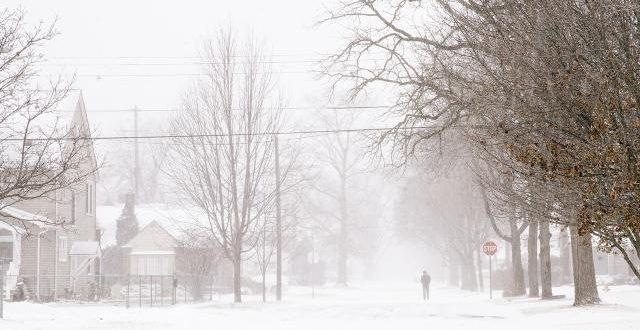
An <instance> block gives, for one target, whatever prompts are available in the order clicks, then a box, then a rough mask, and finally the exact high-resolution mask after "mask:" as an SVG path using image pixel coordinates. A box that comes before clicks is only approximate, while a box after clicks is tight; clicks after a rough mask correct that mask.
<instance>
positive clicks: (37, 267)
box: [36, 228, 50, 302]
mask: <svg viewBox="0 0 640 330" xmlns="http://www.w3.org/2000/svg"><path fill="white" fill-rule="evenodd" d="M49 229H50V228H46V229H44V230H42V231H41V232H39V233H38V253H37V254H36V256H37V259H36V298H38V302H40V240H41V239H42V235H43V234H46V233H47V232H48V231H49Z"/></svg>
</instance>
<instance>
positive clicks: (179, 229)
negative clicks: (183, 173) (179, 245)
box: [96, 204, 203, 247]
mask: <svg viewBox="0 0 640 330" xmlns="http://www.w3.org/2000/svg"><path fill="white" fill-rule="evenodd" d="M122 208H123V204H116V205H109V206H106V205H99V206H98V207H96V218H97V222H98V226H99V227H100V229H102V237H101V244H102V247H107V246H112V245H115V244H116V228H117V220H118V218H120V215H121V214H122ZM135 213H136V219H137V220H138V226H139V228H141V229H140V231H142V229H143V228H145V227H146V226H147V225H149V224H150V223H151V222H153V221H155V222H157V223H158V224H159V225H160V226H161V227H162V228H163V229H164V230H166V231H167V232H168V233H169V234H170V235H171V236H173V237H174V238H176V239H180V238H182V236H183V232H184V229H186V228H189V227H190V226H193V225H194V223H195V222H197V221H201V220H200V219H203V215H202V214H201V213H200V212H198V210H195V209H187V208H183V207H174V206H167V205H165V204H140V205H136V207H135Z"/></svg>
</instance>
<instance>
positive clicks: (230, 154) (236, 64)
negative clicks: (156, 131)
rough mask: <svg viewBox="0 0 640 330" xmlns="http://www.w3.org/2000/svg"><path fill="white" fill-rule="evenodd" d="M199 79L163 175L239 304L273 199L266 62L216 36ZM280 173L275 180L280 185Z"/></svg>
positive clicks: (225, 35) (272, 108) (249, 47)
mask: <svg viewBox="0 0 640 330" xmlns="http://www.w3.org/2000/svg"><path fill="white" fill-rule="evenodd" d="M204 54H205V55H204V61H203V62H205V63H207V64H206V65H205V67H204V73H205V78H202V79H200V80H199V81H198V82H197V84H196V86H195V87H194V88H193V89H192V90H191V91H189V92H188V93H187V94H186V96H185V98H184V102H183V109H182V111H181V112H180V113H179V114H178V115H177V116H176V117H175V118H174V120H173V121H172V123H171V129H172V132H173V134H175V135H176V136H177V137H176V138H174V139H173V140H172V141H171V143H170V144H169V145H168V148H169V157H170V159H171V161H170V162H168V166H167V174H169V175H170V176H171V177H172V179H173V181H174V182H175V184H176V185H177V187H178V190H179V191H180V193H181V194H182V195H183V196H184V197H186V199H187V200H188V201H189V203H190V204H191V205H193V206H195V207H196V208H197V209H198V210H199V211H200V213H201V214H203V216H204V218H205V220H204V221H203V222H200V223H198V224H196V225H199V227H200V228H201V229H202V230H205V231H208V232H209V234H210V235H209V237H211V238H212V239H214V240H215V241H216V244H217V245H219V246H220V247H221V248H222V250H223V251H224V255H225V257H226V258H227V259H228V260H230V261H231V262H232V263H233V268H234V281H233V286H234V300H235V301H236V302H240V301H241V300H242V298H241V285H242V283H241V279H242V263H243V260H244V259H245V254H246V253H247V252H248V251H251V250H252V249H253V248H254V247H255V244H256V242H257V239H258V236H259V235H257V233H259V230H258V225H259V221H258V220H259V219H262V217H263V216H264V213H265V212H266V211H267V210H269V209H271V208H272V206H273V203H274V196H275V176H274V175H273V173H274V139H273V138H274V135H273V134H275V133H276V132H277V130H278V129H279V123H280V122H279V118H280V117H279V108H278V104H277V102H275V101H276V99H275V96H274V95H273V88H274V83H273V81H272V77H271V68H270V65H269V61H267V60H265V56H264V55H263V54H262V52H261V49H260V47H259V45H258V43H257V42H256V41H255V40H253V39H246V40H242V39H240V38H238V36H237V35H236V34H235V33H233V32H232V31H220V32H219V33H218V34H217V35H216V36H215V37H214V38H213V39H211V40H209V41H207V42H206V43H205V45H204ZM284 177H286V175H284V174H283V175H282V176H281V180H284Z"/></svg>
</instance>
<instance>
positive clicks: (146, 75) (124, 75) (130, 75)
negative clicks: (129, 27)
mask: <svg viewBox="0 0 640 330" xmlns="http://www.w3.org/2000/svg"><path fill="white" fill-rule="evenodd" d="M303 73H313V74H319V73H322V72H321V71H314V70H301V71H269V72H256V73H255V74H303ZM234 74H239V75H240V74H245V73H244V72H235V73H234ZM34 76H36V77H41V78H57V77H58V75H56V74H37V75H34ZM73 76H75V77H95V78H96V79H102V78H114V77H122V78H161V77H166V78H175V77H183V78H189V77H209V76H210V74H208V73H196V72H194V73H106V74H102V73H78V74H73Z"/></svg>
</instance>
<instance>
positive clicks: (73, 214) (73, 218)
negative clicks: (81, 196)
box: [69, 189, 78, 224]
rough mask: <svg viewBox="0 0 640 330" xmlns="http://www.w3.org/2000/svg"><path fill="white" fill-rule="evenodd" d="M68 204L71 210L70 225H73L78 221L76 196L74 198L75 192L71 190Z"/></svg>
mask: <svg viewBox="0 0 640 330" xmlns="http://www.w3.org/2000/svg"><path fill="white" fill-rule="evenodd" d="M69 204H70V206H69V207H70V208H71V210H70V211H71V212H70V213H71V216H70V218H71V224H75V223H76V220H77V219H78V212H77V205H76V204H77V196H76V192H75V191H74V190H73V189H72V190H71V198H70V201H69Z"/></svg>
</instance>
